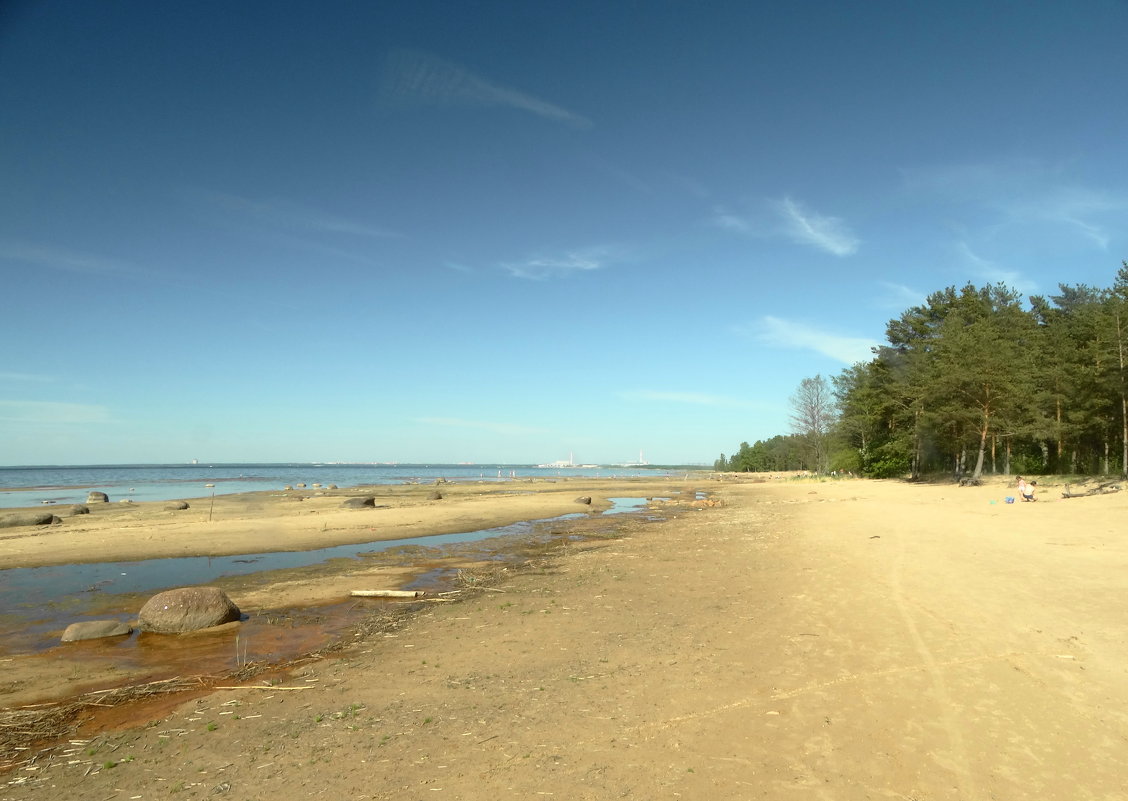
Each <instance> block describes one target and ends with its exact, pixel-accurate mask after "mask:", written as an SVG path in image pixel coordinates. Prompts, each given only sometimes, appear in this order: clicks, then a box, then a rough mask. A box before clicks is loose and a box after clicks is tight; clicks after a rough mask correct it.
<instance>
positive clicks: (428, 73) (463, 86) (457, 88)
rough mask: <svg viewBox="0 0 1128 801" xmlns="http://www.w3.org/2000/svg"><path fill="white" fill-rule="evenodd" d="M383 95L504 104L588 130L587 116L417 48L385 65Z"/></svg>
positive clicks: (445, 102)
mask: <svg viewBox="0 0 1128 801" xmlns="http://www.w3.org/2000/svg"><path fill="white" fill-rule="evenodd" d="M381 94H382V96H383V97H385V98H387V99H395V100H406V101H415V102H420V103H429V104H432V105H439V106H446V105H463V106H477V107H491V106H502V107H509V108H515V109H518V110H520V111H525V112H528V113H529V114H534V115H536V116H538V117H542V118H544V119H546V120H550V121H552V122H559V123H563V124H565V125H569V126H571V127H573V128H580V129H587V128H591V127H592V122H591V120H589V119H588V118H587V117H584V116H582V115H580V114H576V113H574V112H572V111H568V110H567V109H565V108H562V107H560V106H557V105H554V104H552V103H549V102H547V101H545V100H541V99H540V98H537V97H534V96H533V95H529V94H526V93H524V92H521V91H518V90H516V89H512V88H510V87H507V86H502V85H501V84H497V83H493V82H492V81H489V80H487V79H485V78H483V77H482V76H480V75H475V74H474V73H472V72H470V71H469V70H467V69H466V68H465V67H462V66H460V65H458V64H455V63H453V62H450V61H446V60H444V59H441V58H439V57H438V56H435V55H432V54H430V53H422V52H418V51H414V50H399V51H396V52H394V53H393V54H392V55H391V56H390V57H389V58H388V61H387V63H386V64H385V67H384V73H383V81H382V87H381Z"/></svg>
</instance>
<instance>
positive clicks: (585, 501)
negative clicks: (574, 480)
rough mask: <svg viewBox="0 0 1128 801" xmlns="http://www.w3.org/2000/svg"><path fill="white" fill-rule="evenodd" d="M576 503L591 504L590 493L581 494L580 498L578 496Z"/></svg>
mask: <svg viewBox="0 0 1128 801" xmlns="http://www.w3.org/2000/svg"><path fill="white" fill-rule="evenodd" d="M576 503H582V504H585V505H586V506H591V496H590V495H581V496H580V497H579V498H576Z"/></svg>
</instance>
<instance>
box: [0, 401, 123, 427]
mask: <svg viewBox="0 0 1128 801" xmlns="http://www.w3.org/2000/svg"><path fill="white" fill-rule="evenodd" d="M0 420H3V421H7V422H17V423H48V424H53V425H57V424H81V423H105V422H109V420H110V413H109V410H108V409H107V408H106V407H105V406H97V405H92V404H84V403H60V402H57V401H5V400H0Z"/></svg>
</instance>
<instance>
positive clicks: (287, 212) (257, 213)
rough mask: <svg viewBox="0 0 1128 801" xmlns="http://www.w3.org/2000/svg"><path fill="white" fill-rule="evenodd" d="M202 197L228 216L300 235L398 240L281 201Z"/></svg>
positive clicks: (215, 194)
mask: <svg viewBox="0 0 1128 801" xmlns="http://www.w3.org/2000/svg"><path fill="white" fill-rule="evenodd" d="M202 195H203V196H204V198H205V199H207V200H208V201H209V202H211V203H212V204H214V205H216V206H218V207H219V208H220V209H222V210H223V211H226V212H230V213H235V214H238V215H240V216H242V217H244V218H247V219H250V220H254V221H255V222H258V223H259V224H261V225H264V226H267V227H271V228H280V229H284V230H289V231H291V232H296V233H301V232H304V233H320V234H346V235H349V236H359V237H366V238H369V239H388V238H392V237H396V236H398V234H396V233H395V232H393V231H389V230H387V229H385V228H380V227H379V226H375V225H371V224H369V223H366V222H362V221H359V220H354V219H349V218H346V217H339V216H337V215H334V214H328V213H326V212H323V211H319V210H317V209H312V208H309V207H306V206H302V205H301V204H298V203H294V202H292V201H288V200H282V199H277V198H266V199H261V200H258V199H254V198H247V197H240V196H239V195H233V194H229V193H226V192H211V191H204V192H202Z"/></svg>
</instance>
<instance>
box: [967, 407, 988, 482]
mask: <svg viewBox="0 0 1128 801" xmlns="http://www.w3.org/2000/svg"><path fill="white" fill-rule="evenodd" d="M987 428H988V426H987V421H986V420H984V421H983V428H982V429H980V431H979V455H978V456H976V457H975V472H974V473H972V474H971V477H972V478H980V477H981V476H982V475H983V457H984V454H986V453H987Z"/></svg>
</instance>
